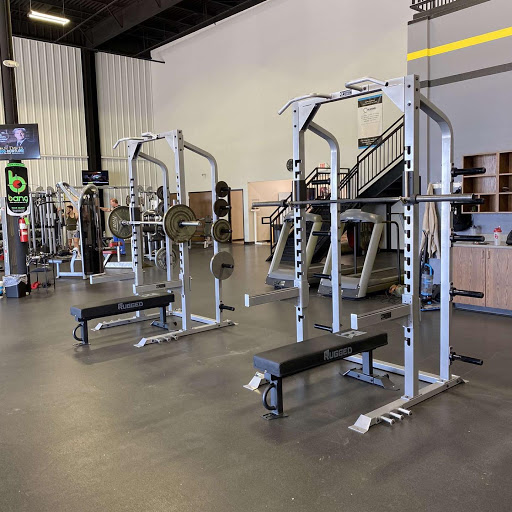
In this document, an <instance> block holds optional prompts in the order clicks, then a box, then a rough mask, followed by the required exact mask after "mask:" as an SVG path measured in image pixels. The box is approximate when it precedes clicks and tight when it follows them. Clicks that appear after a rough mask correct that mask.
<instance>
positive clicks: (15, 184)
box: [5, 163, 30, 215]
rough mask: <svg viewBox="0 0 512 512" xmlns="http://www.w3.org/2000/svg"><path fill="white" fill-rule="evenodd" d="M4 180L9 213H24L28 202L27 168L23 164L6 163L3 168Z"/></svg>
mask: <svg viewBox="0 0 512 512" xmlns="http://www.w3.org/2000/svg"><path fill="white" fill-rule="evenodd" d="M5 181H6V185H7V186H6V190H7V208H8V209H9V213H11V214H12V215H23V214H25V213H26V212H27V210H28V206H29V202H30V198H29V193H28V192H29V190H28V173H27V168H26V167H25V166H24V165H23V164H18V163H9V164H7V166H6V168H5Z"/></svg>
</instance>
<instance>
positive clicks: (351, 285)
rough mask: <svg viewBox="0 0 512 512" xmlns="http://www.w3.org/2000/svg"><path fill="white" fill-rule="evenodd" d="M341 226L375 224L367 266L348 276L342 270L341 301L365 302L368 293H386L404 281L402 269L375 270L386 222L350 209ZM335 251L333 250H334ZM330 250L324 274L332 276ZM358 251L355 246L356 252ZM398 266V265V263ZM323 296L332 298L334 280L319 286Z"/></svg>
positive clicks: (325, 281)
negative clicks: (392, 286) (364, 223)
mask: <svg viewBox="0 0 512 512" xmlns="http://www.w3.org/2000/svg"><path fill="white" fill-rule="evenodd" d="M340 221H341V222H342V223H347V222H356V223H360V222H368V223H372V224H373V229H372V235H371V238H370V243H369V245H368V249H367V251H366V256H365V259H364V264H363V267H362V269H361V271H360V272H359V268H357V269H356V271H355V272H354V273H352V274H347V273H345V272H346V270H345V269H343V271H342V275H341V288H342V298H344V299H363V298H364V297H366V295H367V294H368V293H373V292H378V291H382V290H387V289H388V288H389V287H390V286H391V285H393V284H397V283H399V282H402V279H403V275H402V273H401V272H400V268H397V267H386V268H381V269H374V268H373V267H374V265H375V258H376V256H377V252H378V249H379V245H380V241H381V238H382V233H383V232H384V225H385V223H384V219H383V218H382V216H380V215H377V214H375V213H367V212H363V211H361V210H359V209H351V210H347V211H345V212H343V213H342V214H341V216H340ZM331 249H332V248H331ZM331 249H329V254H328V255H327V259H326V261H325V266H324V269H323V272H322V274H324V275H330V274H331V270H332V255H331ZM356 250H357V244H355V247H354V251H356ZM398 265H399V264H398ZM318 293H319V294H320V295H327V296H331V295H332V286H331V280H330V279H327V278H322V279H321V281H320V285H319V286H318Z"/></svg>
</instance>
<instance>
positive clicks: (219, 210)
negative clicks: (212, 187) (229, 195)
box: [213, 199, 229, 217]
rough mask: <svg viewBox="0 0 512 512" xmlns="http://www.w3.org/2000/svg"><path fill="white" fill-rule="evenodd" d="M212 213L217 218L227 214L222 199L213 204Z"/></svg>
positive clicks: (224, 202)
mask: <svg viewBox="0 0 512 512" xmlns="http://www.w3.org/2000/svg"><path fill="white" fill-rule="evenodd" d="M213 211H214V212H215V215H217V217H225V216H226V215H227V214H228V212H229V206H228V203H227V201H226V200H224V199H217V201H215V203H213Z"/></svg>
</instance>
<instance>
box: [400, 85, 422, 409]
mask: <svg viewBox="0 0 512 512" xmlns="http://www.w3.org/2000/svg"><path fill="white" fill-rule="evenodd" d="M404 86H405V87H404V103H405V105H404V107H405V108H404V113H405V140H404V142H405V152H404V155H405V156H404V158H405V167H404V195H405V196H411V195H415V194H419V193H420V190H419V186H420V184H419V118H420V81H419V77H418V76H416V75H409V76H406V77H404ZM419 216H420V213H419V205H418V204H413V205H411V204H408V205H405V206H404V271H405V279H404V281H405V291H404V294H403V297H402V302H403V303H404V304H410V305H411V314H410V315H409V317H408V321H407V323H406V325H405V326H404V366H405V392H404V398H408V399H410V398H413V397H415V396H416V395H417V394H418V388H419V386H418V384H419V381H418V373H419V372H418V361H417V358H416V344H419V343H420V329H419V321H420V303H419V289H420V280H419V270H420V269H419V242H420V238H419V232H420V231H419Z"/></svg>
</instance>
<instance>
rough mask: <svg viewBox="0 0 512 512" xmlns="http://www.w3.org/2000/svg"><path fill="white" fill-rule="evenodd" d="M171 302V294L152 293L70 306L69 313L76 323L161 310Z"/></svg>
mask: <svg viewBox="0 0 512 512" xmlns="http://www.w3.org/2000/svg"><path fill="white" fill-rule="evenodd" d="M172 302H174V294H173V293H152V294H147V295H134V296H132V297H122V298H115V299H110V300H104V301H101V302H93V303H89V304H81V305H78V306H71V310H70V312H71V314H72V315H74V317H75V318H76V320H77V321H81V320H92V319H94V318H102V317H104V316H112V315H120V314H123V313H130V312H131V311H142V310H144V309H153V308H163V307H167V306H168V305H169V304H171V303H172Z"/></svg>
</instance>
